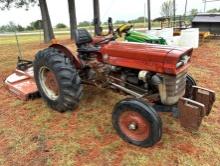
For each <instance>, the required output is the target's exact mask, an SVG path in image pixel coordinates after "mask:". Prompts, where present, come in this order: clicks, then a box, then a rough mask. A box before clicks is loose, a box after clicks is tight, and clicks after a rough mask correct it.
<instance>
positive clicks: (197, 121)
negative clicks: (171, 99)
mask: <svg viewBox="0 0 220 166" xmlns="http://www.w3.org/2000/svg"><path fill="white" fill-rule="evenodd" d="M214 102H215V92H214V91H211V90H208V89H205V88H201V87H197V86H194V87H193V96H192V99H187V98H183V97H182V98H180V100H179V103H178V109H179V111H180V124H181V126H182V127H184V128H186V129H189V130H198V129H199V127H200V125H201V123H202V119H203V118H204V117H205V116H208V115H209V113H210V111H211V109H212V106H213V104H214Z"/></svg>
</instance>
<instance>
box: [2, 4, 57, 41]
mask: <svg viewBox="0 0 220 166" xmlns="http://www.w3.org/2000/svg"><path fill="white" fill-rule="evenodd" d="M38 2H39V6H40V9H41V15H42V21H43V23H42V26H43V29H44V42H45V43H48V42H49V41H51V40H52V39H53V38H54V33H53V28H52V25H51V21H50V16H49V12H48V8H47V2H46V0H39V1H38V0H0V9H1V10H4V9H10V7H12V6H13V7H16V8H21V7H26V10H28V9H29V6H30V5H35V4H36V3H38Z"/></svg>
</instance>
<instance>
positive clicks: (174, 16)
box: [173, 0, 176, 28]
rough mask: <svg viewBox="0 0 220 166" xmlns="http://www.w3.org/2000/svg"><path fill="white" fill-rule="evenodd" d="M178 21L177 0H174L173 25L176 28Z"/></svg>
mask: <svg viewBox="0 0 220 166" xmlns="http://www.w3.org/2000/svg"><path fill="white" fill-rule="evenodd" d="M175 23H176V0H173V26H174V28H175Z"/></svg>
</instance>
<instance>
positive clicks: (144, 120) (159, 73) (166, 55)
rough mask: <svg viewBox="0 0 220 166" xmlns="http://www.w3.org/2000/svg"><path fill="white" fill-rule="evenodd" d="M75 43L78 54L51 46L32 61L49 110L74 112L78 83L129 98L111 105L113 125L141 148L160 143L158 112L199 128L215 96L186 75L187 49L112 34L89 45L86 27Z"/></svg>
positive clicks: (77, 102)
mask: <svg viewBox="0 0 220 166" xmlns="http://www.w3.org/2000/svg"><path fill="white" fill-rule="evenodd" d="M75 42H76V45H77V52H78V55H77V56H74V55H73V54H72V53H71V51H69V50H68V49H67V48H65V47H64V46H62V45H59V44H53V45H51V46H50V47H49V48H47V49H45V50H42V51H39V52H38V53H37V55H36V58H35V60H34V77H35V81H36V84H37V87H38V90H39V92H40V94H41V96H42V98H43V99H44V100H45V101H46V102H47V104H48V105H49V106H50V107H51V108H53V109H55V110H57V111H60V112H64V111H67V110H73V109H74V108H76V107H77V105H78V104H79V101H80V98H81V96H82V93H83V84H88V85H93V86H99V87H102V88H109V89H113V90H114V91H117V92H123V93H124V94H126V95H130V96H131V97H130V98H126V99H124V100H122V101H120V102H118V103H117V104H116V106H115V107H114V110H113V114H112V122H113V126H114V128H115V130H116V131H117V133H118V134H119V136H120V137H121V138H122V139H124V140H125V141H127V142H129V143H132V144H134V145H137V146H142V147H149V146H153V145H154V144H155V143H157V142H158V141H159V140H160V139H161V136H162V122H161V119H160V116H159V114H158V112H157V111H161V110H170V111H177V112H179V117H180V121H181V124H182V126H184V127H186V128H190V129H198V127H199V126H200V124H201V120H202V118H203V117H204V116H205V115H208V114H209V112H210V111H211V108H212V105H213V103H214V100H215V94H214V92H213V91H210V90H207V89H204V88H200V87H197V86H196V83H195V81H194V80H193V78H192V77H190V76H189V75H188V74H187V69H188V67H189V65H190V61H191V55H192V51H193V50H192V49H186V48H174V47H169V46H161V45H153V44H139V43H127V42H117V41H115V37H114V36H113V37H109V38H103V39H102V40H99V42H96V43H94V42H93V39H92V37H91V36H90V34H89V33H88V32H87V31H86V30H85V29H79V30H77V31H76V32H75ZM91 97H92V96H91Z"/></svg>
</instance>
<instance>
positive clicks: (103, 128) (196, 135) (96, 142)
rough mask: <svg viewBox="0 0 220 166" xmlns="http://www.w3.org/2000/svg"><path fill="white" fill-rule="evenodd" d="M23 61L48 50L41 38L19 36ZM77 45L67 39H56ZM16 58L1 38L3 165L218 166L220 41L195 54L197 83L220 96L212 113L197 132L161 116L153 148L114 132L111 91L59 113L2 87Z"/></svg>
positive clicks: (93, 91)
mask: <svg viewBox="0 0 220 166" xmlns="http://www.w3.org/2000/svg"><path fill="white" fill-rule="evenodd" d="M19 38H20V42H21V45H22V50H23V52H24V55H25V56H24V57H25V58H28V59H33V58H34V55H35V54H36V52H37V51H38V50H40V49H43V48H45V47H46V45H44V44H40V42H39V38H38V37H37V36H23V37H22V36H21V37H19ZM58 38H59V39H60V40H61V39H62V40H63V43H64V44H65V45H68V47H73V45H72V44H71V42H69V41H68V40H67V38H68V36H58ZM17 55H18V52H17V48H16V43H15V39H14V38H13V37H0V101H1V102H0V165H3V166H21V165H22V166H23V165H27V166H44V165H48V166H50V165H62V166H70V165H76V166H96V165H98V166H108V165H109V166H110V165H116V166H117V165H122V166H147V165H149V166H154V165H156V166H157V165H158V166H160V165H162V166H163V165H164V166H168V165H169V166H176V165H184V166H185V165H186V166H197V165H198V166H200V165H204V166H209V165H210V166H219V165H220V112H219V109H220V98H219V94H220V77H219V71H220V41H219V40H210V41H207V42H205V43H203V45H202V46H201V47H200V48H199V49H197V50H195V51H194V54H193V63H192V66H191V68H190V71H189V72H190V73H191V74H192V75H193V76H194V77H195V78H196V79H197V81H198V84H199V85H201V86H205V87H208V88H211V89H213V90H215V91H216V92H217V101H216V103H215V105H214V108H213V111H212V113H211V115H210V116H209V117H207V118H205V119H204V121H203V123H202V126H201V128H200V130H199V131H198V132H193V133H189V132H187V131H185V130H184V129H183V128H181V127H180V124H179V122H178V120H177V119H174V118H173V117H172V115H171V114H170V113H163V114H161V117H162V120H163V137H162V140H161V141H160V142H159V143H158V144H157V145H155V146H154V147H152V148H147V149H146V148H138V147H135V146H132V145H129V144H127V143H125V142H123V141H122V140H121V139H120V138H119V137H118V136H117V134H116V132H115V131H114V130H113V128H112V124H111V112H112V108H113V106H114V105H115V104H116V103H117V102H118V101H119V100H120V99H122V98H123V96H120V95H118V94H115V93H113V92H111V91H108V90H103V89H98V88H94V87H84V96H83V98H82V100H81V103H80V107H79V108H78V109H77V110H76V111H74V112H67V113H63V114H61V113H57V112H55V111H53V110H51V109H50V108H48V107H47V105H45V103H44V102H43V101H42V99H36V100H33V101H28V102H24V101H20V100H18V99H17V98H15V97H14V96H13V95H11V94H10V93H9V92H8V91H7V90H6V88H5V86H4V83H3V81H4V79H5V78H6V77H7V76H8V75H9V74H10V73H11V72H12V71H13V70H14V69H15V65H16V56H17Z"/></svg>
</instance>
